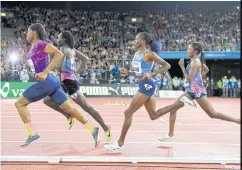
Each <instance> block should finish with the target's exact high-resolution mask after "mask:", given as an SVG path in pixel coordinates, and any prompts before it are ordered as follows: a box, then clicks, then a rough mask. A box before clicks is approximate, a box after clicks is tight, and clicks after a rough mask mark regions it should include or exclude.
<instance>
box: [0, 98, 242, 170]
mask: <svg viewBox="0 0 242 170" xmlns="http://www.w3.org/2000/svg"><path fill="white" fill-rule="evenodd" d="M109 100H111V99H108V98H106V99H103V98H95V99H94V98H91V99H88V101H89V102H90V103H91V104H92V105H93V106H94V107H95V108H96V109H97V110H98V111H99V112H100V114H101V115H102V117H103V119H104V120H105V121H106V122H107V123H108V124H110V125H111V126H112V130H113V140H117V139H118V137H119V135H120V131H121V127H122V123H123V119H124V116H123V112H124V110H125V109H126V108H127V106H114V105H105V104H106V103H108V101H109ZM117 100H119V102H121V100H123V101H124V102H125V103H129V102H130V101H131V99H117ZM209 100H210V101H211V102H212V104H213V106H214V108H215V109H216V110H217V111H219V112H223V113H227V114H230V115H232V116H235V117H240V100H239V99H221V98H211V99H209ZM115 101H116V99H112V102H113V103H114V102H115ZM173 101H174V100H172V99H159V100H157V109H158V108H160V107H164V106H167V105H169V104H171V103H172V102H173ZM14 102H15V100H14V99H1V104H2V106H1V133H2V135H1V137H2V138H1V146H2V150H1V155H2V156H100V157H102V156H120V157H212V158H240V126H239V125H237V124H234V123H231V122H225V121H221V120H215V119H210V118H209V117H208V116H207V115H206V113H204V112H203V111H202V109H201V108H197V109H195V108H191V107H185V108H182V109H181V110H180V111H179V112H178V116H177V124H176V130H175V136H176V143H175V144H173V145H166V144H162V143H160V142H159V141H158V140H157V137H160V136H164V135H166V134H167V131H168V123H169V121H168V120H169V119H168V118H169V114H167V115H165V116H164V117H162V118H161V119H159V120H156V121H151V120H150V119H149V116H148V114H147V113H146V110H145V108H144V107H142V108H141V109H140V110H139V111H138V112H137V113H135V115H134V118H133V124H132V126H131V128H130V131H129V133H128V135H127V138H126V144H125V147H124V149H123V152H122V153H119V154H113V153H108V152H106V151H105V150H104V149H103V144H104V134H103V133H102V134H103V135H101V142H102V143H101V145H100V146H99V147H98V148H97V149H95V148H94V143H93V139H92V136H91V135H90V134H89V133H88V131H87V130H86V129H85V127H83V126H82V125H81V124H80V123H79V122H77V121H76V122H75V124H74V126H73V128H72V129H71V130H68V126H67V121H66V119H65V118H64V117H63V116H62V115H61V114H59V113H57V112H55V111H53V110H51V109H50V108H48V107H47V106H45V105H44V104H42V102H38V103H34V104H31V105H30V106H29V109H30V112H31V116H32V122H33V125H34V127H35V129H36V130H37V131H38V133H39V134H40V136H41V138H40V140H39V141H37V142H36V143H34V144H32V145H31V146H29V147H28V148H20V147H19V146H20V145H21V144H22V143H23V142H24V141H25V139H26V137H27V131H26V129H25V128H24V126H23V123H22V122H21V119H20V117H19V115H18V113H17V110H16V108H15V107H14ZM76 107H78V106H77V105H76ZM85 115H86V116H87V117H90V116H89V115H88V114H87V113H85ZM82 164H83V163H82ZM80 165H81V164H80ZM110 165H111V163H110ZM148 165H149V166H150V165H155V164H152V163H150V164H148ZM163 165H164V164H162V165H159V166H163ZM169 165H171V164H169ZM31 166H36V168H37V166H39V167H43V168H44V169H48V168H49V166H50V165H43V166H42V165H31ZM58 166H61V164H60V165H58ZM58 166H57V165H52V166H50V167H52V168H53V169H55V167H57V169H59V168H58ZM97 166H98V165H97ZM133 166H134V165H133ZM145 166H146V167H141V164H137V165H136V168H135V169H140V170H141V169H142V170H143V168H145V169H150V168H151V169H156V168H157V167H147V165H145ZM159 166H158V169H159ZM172 166H173V167H177V166H178V165H177V166H176V164H173V165H172ZM179 166H180V165H179ZM194 166H195V165H194ZM196 166H199V167H200V169H201V166H202V165H196ZM217 166H218V165H217ZM224 166H225V165H221V166H220V167H223V168H224ZM226 166H229V165H226ZM17 167H19V169H22V168H23V169H26V167H27V166H26V165H18V166H17V165H14V166H13V165H9V164H4V166H3V167H2V168H3V169H13V168H14V169H17ZM21 167H22V168H21ZM28 167H30V165H28ZM65 167H66V166H65ZM68 167H69V169H71V168H73V169H74V167H75V165H73V166H68ZM98 167H99V168H100V169H102V166H98ZM106 167H107V166H106ZM122 167H124V168H125V169H130V168H131V169H132V168H134V167H130V166H129V167H127V166H122ZM210 167H212V168H213V167H215V165H213V166H212V165H210ZM232 167H233V168H234V167H235V169H236V168H238V167H239V165H233V166H232ZM52 168H51V169H52ZM88 168H90V169H93V168H92V167H90V166H89V167H87V169H88ZM104 168H105V167H104ZM115 168H116V169H115ZM119 168H120V166H119V165H116V166H110V167H109V168H108V169H115V170H118V169H119ZM160 168H161V167H160ZM167 168H168V167H167ZM206 168H207V167H206ZM227 168H228V167H227ZM33 169H34V167H33ZM38 169H41V168H38ZM62 169H63V168H62ZM121 169H122V168H121ZM162 169H165V167H163V168H162ZM168 169H169V168H168ZM185 169H186V168H185Z"/></svg>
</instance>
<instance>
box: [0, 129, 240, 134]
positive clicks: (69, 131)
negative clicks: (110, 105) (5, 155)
mask: <svg viewBox="0 0 242 170" xmlns="http://www.w3.org/2000/svg"><path fill="white" fill-rule="evenodd" d="M1 131H2V132H4V131H7V132H9V131H12V132H13V131H17V132H19V131H21V132H22V131H24V132H25V131H26V129H1ZM38 132H68V133H71V132H87V130H74V129H73V130H57V129H53V130H38ZM112 132H115V133H119V132H120V130H113V131H112ZM129 133H167V131H154V130H151V131H148V130H131V131H129ZM176 133H177V134H193V133H194V134H240V132H217V131H216V132H211V131H209V132H201V131H179V130H177V131H176Z"/></svg>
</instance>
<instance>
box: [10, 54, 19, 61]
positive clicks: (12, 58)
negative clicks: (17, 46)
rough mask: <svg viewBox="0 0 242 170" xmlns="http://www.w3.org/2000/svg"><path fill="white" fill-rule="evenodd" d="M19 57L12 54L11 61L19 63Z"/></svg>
mask: <svg viewBox="0 0 242 170" xmlns="http://www.w3.org/2000/svg"><path fill="white" fill-rule="evenodd" d="M18 59H19V58H18V56H17V54H16V53H11V54H10V60H11V61H12V62H16V61H18Z"/></svg>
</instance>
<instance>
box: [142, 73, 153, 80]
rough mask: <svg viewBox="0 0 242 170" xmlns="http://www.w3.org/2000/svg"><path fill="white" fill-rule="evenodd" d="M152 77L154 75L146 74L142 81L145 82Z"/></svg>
mask: <svg viewBox="0 0 242 170" xmlns="http://www.w3.org/2000/svg"><path fill="white" fill-rule="evenodd" d="M152 76H153V74H152V73H148V74H146V75H145V76H144V77H143V78H142V79H143V80H149V79H150V78H151V77H152Z"/></svg>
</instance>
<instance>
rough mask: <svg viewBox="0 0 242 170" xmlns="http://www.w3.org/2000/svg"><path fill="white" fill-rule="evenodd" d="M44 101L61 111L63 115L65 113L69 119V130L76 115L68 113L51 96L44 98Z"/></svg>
mask: <svg viewBox="0 0 242 170" xmlns="http://www.w3.org/2000/svg"><path fill="white" fill-rule="evenodd" d="M43 102H44V104H45V105H46V106H48V107H50V108H52V109H54V110H55V111H57V112H59V113H61V114H62V115H64V116H65V117H66V118H67V120H68V126H69V130H70V129H71V128H72V126H73V124H74V117H72V116H71V115H70V114H68V113H66V112H65V111H64V110H63V109H62V108H61V107H60V106H59V105H58V104H56V103H55V102H54V101H53V100H51V98H50V97H49V96H47V97H46V98H44V101H43Z"/></svg>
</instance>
